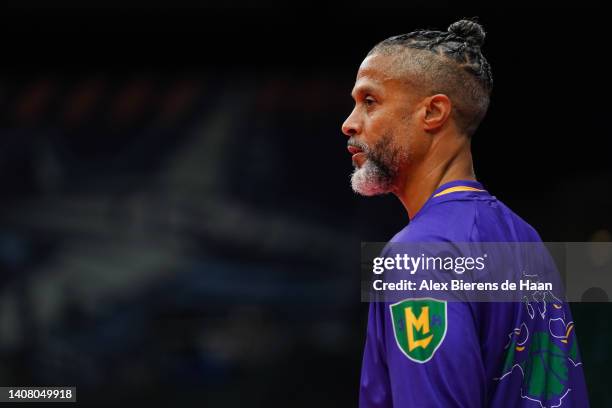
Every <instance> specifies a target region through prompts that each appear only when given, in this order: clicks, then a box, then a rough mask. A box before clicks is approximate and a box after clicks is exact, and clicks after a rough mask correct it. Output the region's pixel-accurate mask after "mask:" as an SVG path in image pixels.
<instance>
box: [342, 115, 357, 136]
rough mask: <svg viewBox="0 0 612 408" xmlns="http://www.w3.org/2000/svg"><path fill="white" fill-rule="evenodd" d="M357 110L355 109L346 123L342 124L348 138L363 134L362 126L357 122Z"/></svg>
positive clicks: (343, 131)
mask: <svg viewBox="0 0 612 408" xmlns="http://www.w3.org/2000/svg"><path fill="white" fill-rule="evenodd" d="M355 111H356V109H353V111H352V112H351V114H350V115H349V116H348V118H346V120H345V121H344V123H343V124H342V133H344V134H345V135H347V136H348V137H352V136H355V135H358V134H359V133H361V124H360V122H359V121H358V120H357V117H356V116H357V115H356V112H355Z"/></svg>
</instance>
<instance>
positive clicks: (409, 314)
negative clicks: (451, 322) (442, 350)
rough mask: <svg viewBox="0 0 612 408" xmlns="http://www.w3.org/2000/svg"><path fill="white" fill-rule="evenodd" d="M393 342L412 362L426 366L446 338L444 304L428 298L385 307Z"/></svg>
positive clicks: (407, 300)
mask: <svg viewBox="0 0 612 408" xmlns="http://www.w3.org/2000/svg"><path fill="white" fill-rule="evenodd" d="M389 308H390V309H391V321H392V322H393V333H394V334H395V341H396V342H397V346H398V347H399V348H400V350H401V351H402V352H403V353H404V354H405V355H406V357H408V358H409V359H410V360H412V361H414V362H416V363H426V362H427V361H429V360H431V358H432V357H433V355H434V353H435V352H436V350H437V349H438V347H440V345H441V344H442V341H443V340H444V336H446V327H447V320H446V302H444V301H441V300H436V299H431V298H418V299H406V300H402V301H401V302H398V303H394V304H392V305H390V306H389Z"/></svg>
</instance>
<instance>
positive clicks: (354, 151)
mask: <svg viewBox="0 0 612 408" xmlns="http://www.w3.org/2000/svg"><path fill="white" fill-rule="evenodd" d="M347 149H348V151H349V153H350V154H353V155H355V154H357V153H362V152H363V150H361V149H360V148H358V147H357V146H348V147H347Z"/></svg>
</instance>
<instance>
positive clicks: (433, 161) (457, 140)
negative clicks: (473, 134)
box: [395, 135, 476, 219]
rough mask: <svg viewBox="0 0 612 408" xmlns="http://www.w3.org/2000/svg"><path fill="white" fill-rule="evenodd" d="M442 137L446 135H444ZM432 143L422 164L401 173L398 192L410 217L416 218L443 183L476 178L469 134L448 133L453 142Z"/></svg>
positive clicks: (396, 192) (437, 141)
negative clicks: (466, 135) (467, 135)
mask: <svg viewBox="0 0 612 408" xmlns="http://www.w3.org/2000/svg"><path fill="white" fill-rule="evenodd" d="M440 136H441V137H442V135H440ZM441 137H440V138H437V139H435V141H434V142H432V145H431V148H430V149H429V151H428V153H427V154H426V155H425V157H424V158H423V159H422V160H420V161H419V163H418V165H416V166H412V167H413V168H409V169H407V171H406V172H405V173H406V174H404V175H403V176H401V175H400V179H401V182H400V185H399V186H398V189H397V191H395V195H396V196H397V197H398V198H399V199H400V201H401V202H402V204H403V205H404V208H405V209H406V212H407V213H408V217H409V218H410V219H412V218H413V217H414V216H415V215H416V213H417V212H418V211H419V210H420V209H421V208H422V207H423V205H424V204H425V202H426V201H427V200H428V199H429V198H430V197H431V195H432V194H433V192H434V191H435V190H436V189H437V188H438V187H440V186H441V185H442V184H445V183H448V182H450V181H454V180H476V176H475V175H474V166H473V164H472V153H471V151H470V142H469V139H468V138H467V137H462V136H456V135H444V137H445V138H447V139H451V140H452V142H448V141H445V142H444V143H439V142H440V140H441Z"/></svg>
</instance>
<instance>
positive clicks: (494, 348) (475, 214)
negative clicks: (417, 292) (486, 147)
mask: <svg viewBox="0 0 612 408" xmlns="http://www.w3.org/2000/svg"><path fill="white" fill-rule="evenodd" d="M466 190H467V191H466ZM440 193H442V194H440ZM391 241H392V242H539V241H540V237H539V236H538V234H537V233H536V232H535V230H534V229H533V228H532V227H531V226H529V225H528V224H527V223H526V222H525V221H523V220H522V219H521V218H520V217H518V216H517V215H516V214H514V213H513V212H512V211H510V210H509V209H508V207H506V206H505V205H504V204H502V203H501V202H500V201H498V200H497V199H496V198H495V197H494V196H491V195H490V194H489V193H487V192H486V191H484V189H483V187H482V185H481V184H480V183H478V182H475V181H465V180H459V181H453V182H450V183H446V184H444V185H442V186H440V187H439V188H438V189H437V190H436V191H435V192H434V194H433V195H432V197H431V198H430V199H429V200H428V201H427V202H426V203H425V205H424V206H423V207H422V208H421V210H420V211H418V213H417V214H416V215H415V217H414V218H413V219H412V221H411V222H410V224H409V225H408V226H407V227H405V228H404V229H403V230H401V231H400V232H399V233H398V234H396V235H395V237H393V239H392V240H391ZM438 312H439V314H437V313H438ZM442 315H443V316H444V318H443V319H442V318H441V317H440V316H442ZM411 330H416V331H415V333H416V332H417V331H418V332H419V333H421V334H422V333H423V330H425V332H431V333H441V335H440V336H438V338H437V341H434V342H431V343H429V341H430V340H429V338H422V339H421V340H416V339H415V338H414V337H411V336H415V335H414V334H413V333H412V332H411ZM405 333H407V335H406V334H405ZM402 334H403V336H404V341H405V342H408V341H409V342H410V344H411V345H410V347H412V348H414V353H418V352H421V354H420V356H421V357H418V356H419V354H412V355H410V354H407V353H406V347H401V346H400V343H401V342H400V341H399V340H398V338H399V336H400V335H402ZM407 336H408V337H409V340H406V337H407ZM414 355H417V358H412V356H414ZM359 404H360V407H361V408H383V407H384V408H387V407H396V408H397V407H402V408H403V407H521V408H537V407H540V408H552V407H588V405H589V404H588V397H587V391H586V385H585V382H584V374H583V371H582V363H581V359H580V353H579V350H578V343H577V340H576V334H575V330H574V323H573V321H572V316H571V312H570V309H569V306H568V304H567V303H564V302H511V303H508V302H507V303H502V302H497V303H485V302H438V301H435V300H429V301H426V300H421V299H406V300H405V301H403V302H398V303H395V304H389V303H371V304H370V311H369V318H368V329H367V339H366V345H365V350H364V356H363V367H362V372H361V386H360V397H359Z"/></svg>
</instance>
